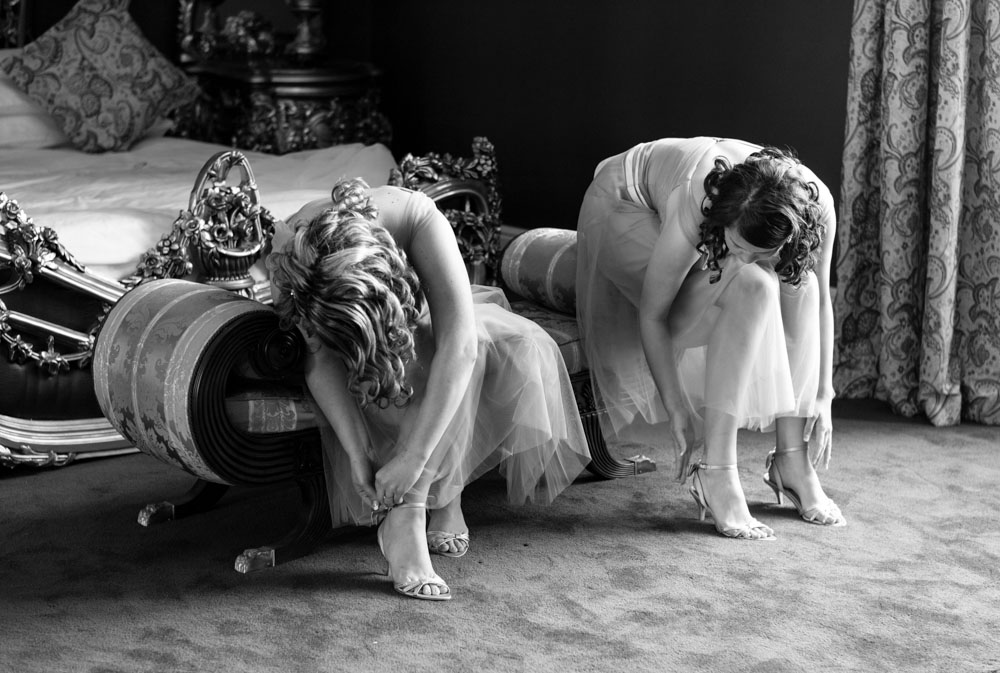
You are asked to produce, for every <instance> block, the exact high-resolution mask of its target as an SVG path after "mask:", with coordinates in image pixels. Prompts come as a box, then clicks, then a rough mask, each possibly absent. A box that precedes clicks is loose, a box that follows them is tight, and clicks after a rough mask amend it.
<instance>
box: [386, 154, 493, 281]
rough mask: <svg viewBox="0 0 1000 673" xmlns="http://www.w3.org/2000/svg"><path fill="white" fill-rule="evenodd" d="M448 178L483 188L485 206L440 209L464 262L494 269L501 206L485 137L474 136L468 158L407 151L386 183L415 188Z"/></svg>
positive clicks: (491, 156) (491, 155) (491, 158)
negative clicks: (474, 183) (469, 182)
mask: <svg viewBox="0 0 1000 673" xmlns="http://www.w3.org/2000/svg"><path fill="white" fill-rule="evenodd" d="M448 179H451V180H471V181H476V182H479V183H481V184H482V185H483V187H484V189H485V194H484V197H485V200H486V204H485V205H486V208H485V209H484V211H483V212H475V211H473V210H471V209H470V208H469V207H468V203H467V205H466V208H465V210H458V209H454V208H448V209H444V210H443V211H442V212H443V213H444V214H445V216H446V217H447V218H448V220H449V221H450V222H451V225H452V228H453V229H454V230H455V236H456V237H457V238H458V245H459V249H460V250H461V252H462V257H463V258H464V259H465V261H466V262H467V263H472V264H476V263H482V264H484V265H485V266H486V268H487V269H489V270H490V271H491V272H495V269H496V265H497V262H498V256H499V243H500V211H501V207H502V203H501V199H500V190H499V185H498V179H497V160H496V152H495V149H494V147H493V143H491V142H490V141H489V140H488V139H487V138H484V137H481V136H480V137H476V138H475V139H473V142H472V156H471V157H455V156H452V155H451V154H438V153H436V152H430V153H428V154H426V155H423V156H419V157H417V156H414V155H412V154H407V155H406V156H405V157H403V160H402V161H401V162H400V163H399V169H393V171H392V175H391V176H390V178H389V184H392V185H398V186H402V187H406V188H408V189H413V190H419V189H420V188H421V186H423V185H428V184H437V183H441V182H443V181H446V180H448Z"/></svg>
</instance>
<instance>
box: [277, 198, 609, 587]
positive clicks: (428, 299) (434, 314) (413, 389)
mask: <svg viewBox="0 0 1000 673" xmlns="http://www.w3.org/2000/svg"><path fill="white" fill-rule="evenodd" d="M272 248H273V252H271V253H270V254H269V255H268V257H267V267H268V269H269V271H270V278H271V284H272V288H273V294H274V297H275V308H276V310H277V312H278V315H279V316H280V318H281V320H282V321H283V323H284V324H285V325H286V326H288V327H289V328H292V327H293V326H294V327H295V328H298V329H299V330H300V331H301V332H302V333H303V335H304V336H305V338H306V342H307V345H308V350H309V356H308V358H307V361H306V383H307V385H308V387H309V390H310V392H311V393H312V396H313V398H314V399H315V401H316V404H317V406H318V408H319V410H320V411H321V412H322V415H323V417H325V419H326V420H327V421H328V422H329V427H328V428H324V467H325V471H326V477H327V485H328V487H329V492H330V505H331V513H332V515H333V521H334V525H335V526H336V525H345V524H358V525H372V524H373V523H375V522H378V521H381V525H380V527H379V530H378V541H379V546H380V548H381V549H382V553H383V554H384V555H385V558H386V560H387V561H388V565H389V574H390V577H391V579H392V581H393V585H394V587H395V589H396V590H397V591H398V592H400V593H402V594H404V595H407V596H411V597H414V598H421V599H427V600H445V599H449V598H451V595H452V594H451V590H450V588H449V587H448V585H447V584H446V583H445V581H444V580H442V579H441V578H440V577H439V576H438V575H437V574H436V573H435V571H434V568H433V566H432V565H431V558H430V554H431V553H436V554H441V555H444V556H452V557H457V556H461V555H463V554H465V553H466V551H467V550H468V549H469V534H468V528H467V526H466V522H465V519H464V517H463V515H462V508H461V493H462V489H463V488H464V487H465V485H466V484H468V483H469V482H470V481H472V480H473V479H476V478H477V477H479V476H480V475H482V474H483V473H485V472H486V471H487V470H490V469H492V468H494V467H499V468H500V471H501V473H502V474H503V475H504V476H505V477H506V481H507V489H508V496H509V500H510V501H511V502H513V503H521V502H524V501H526V500H533V501H535V502H543V503H547V502H550V501H551V500H552V499H553V498H555V496H556V495H557V494H558V493H559V492H560V491H561V490H562V489H564V488H565V487H566V486H568V485H569V484H570V483H571V482H572V481H573V479H574V478H575V477H576V476H577V475H578V474H579V473H580V472H581V471H582V470H583V469H584V468H585V467H586V465H587V464H588V462H589V461H590V455H589V451H588V449H587V441H586V437H585V435H584V432H583V426H582V425H581V422H580V417H579V414H578V412H577V409H576V403H575V401H574V397H573V393H572V389H571V387H570V382H569V376H568V374H567V372H566V368H565V365H564V364H563V361H562V358H561V356H560V354H559V350H558V347H557V346H556V344H555V342H554V341H552V339H551V337H549V336H548V335H547V334H546V333H545V332H544V331H543V330H542V329H541V328H540V327H538V326H537V325H535V324H534V323H532V322H531V321H529V320H526V319H524V318H520V317H518V316H516V315H514V314H513V313H510V312H509V311H508V310H507V304H506V301H505V299H504V298H503V294H502V292H500V291H499V290H498V289H496V288H485V287H476V288H474V287H472V286H470V284H469V279H468V275H467V273H466V270H465V265H464V263H463V260H462V257H461V254H460V253H459V249H458V244H457V242H456V240H455V235H454V233H453V231H452V228H451V225H450V224H449V223H448V220H447V219H445V217H444V216H443V215H442V214H441V212H440V211H439V210H438V209H437V207H436V206H435V204H434V203H433V202H432V201H431V200H430V199H429V198H428V197H427V196H425V195H423V194H421V193H419V192H413V191H410V190H406V189H401V188H398V187H378V188H374V189H370V188H368V186H367V185H366V184H365V183H364V182H363V181H361V180H344V181H341V182H339V183H338V184H337V185H336V186H335V187H334V189H333V195H332V199H331V200H323V201H319V202H314V203H310V204H308V205H306V206H305V207H304V208H303V209H302V210H300V211H299V212H298V213H297V214H296V215H293V216H292V217H291V218H289V221H288V222H287V223H281V224H279V226H278V227H277V229H276V231H275V235H274V239H273V240H272Z"/></svg>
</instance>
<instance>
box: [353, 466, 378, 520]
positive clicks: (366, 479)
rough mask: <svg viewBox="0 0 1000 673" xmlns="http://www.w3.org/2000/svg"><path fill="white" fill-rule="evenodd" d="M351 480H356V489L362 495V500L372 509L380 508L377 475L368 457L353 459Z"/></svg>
mask: <svg viewBox="0 0 1000 673" xmlns="http://www.w3.org/2000/svg"><path fill="white" fill-rule="evenodd" d="M351 481H352V482H354V490H355V491H357V493H358V495H359V496H361V500H362V502H364V503H365V504H366V505H368V506H369V507H371V508H372V509H378V507H379V498H378V495H377V493H376V490H375V475H374V474H373V473H372V465H371V463H370V462H368V460H367V459H365V458H361V459H359V460H354V459H353V458H352V459H351Z"/></svg>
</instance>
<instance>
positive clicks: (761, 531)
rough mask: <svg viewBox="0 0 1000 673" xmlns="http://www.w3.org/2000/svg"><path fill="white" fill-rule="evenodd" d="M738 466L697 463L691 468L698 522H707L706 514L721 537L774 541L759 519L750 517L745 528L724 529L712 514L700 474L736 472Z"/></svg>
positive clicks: (772, 535) (770, 532) (772, 533)
mask: <svg viewBox="0 0 1000 673" xmlns="http://www.w3.org/2000/svg"><path fill="white" fill-rule="evenodd" d="M735 469H736V465H706V464H705V463H695V464H694V465H692V466H691V497H692V498H694V501H695V504H696V505H698V520H699V521H704V520H705V513H706V512H707V513H708V514H711V515H712V523H713V524H714V525H715V530H717V531H719V533H720V534H721V535H724V536H726V537H731V538H736V539H739V540H774V539H775V537H774V531H772V530H771V529H770V528H768V527H767V526H765V525H764V524H762V523H761V522H760V521H757V519H755V518H753V517H750V520H749V521H748V522H747V523H746V524H745V525H743V526H739V527H736V528H723V527H722V526H721V525H720V524H719V520H718V518H716V516H715V514H714V513H713V512H712V508H711V506H709V504H708V500H706V499H705V489H704V486H702V483H701V475H699V474H698V472H699V471H701V470H735Z"/></svg>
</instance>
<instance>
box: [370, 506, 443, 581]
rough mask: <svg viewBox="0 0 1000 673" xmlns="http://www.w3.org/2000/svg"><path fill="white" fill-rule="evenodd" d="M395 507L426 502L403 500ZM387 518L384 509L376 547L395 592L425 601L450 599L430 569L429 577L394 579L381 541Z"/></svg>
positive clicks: (387, 514) (439, 579)
mask: <svg viewBox="0 0 1000 673" xmlns="http://www.w3.org/2000/svg"><path fill="white" fill-rule="evenodd" d="M395 507H397V508H404V507H406V508H418V507H419V508H421V509H422V508H424V507H426V503H422V502H420V503H415V502H414V503H410V502H404V503H403V504H401V505H396V506H395ZM390 509H393V508H390ZM388 518H389V513H388V511H386V515H385V518H383V519H382V523H380V524H379V526H378V530H377V532H376V534H375V537H376V538H377V539H378V548H379V551H381V552H382V558H384V559H385V565H386V568H385V574H386V575H387V576H388V577H389V581H390V582H392V587H393V589H395V590H396V592H397V593H400V594H403V595H404V596H409V597H410V598H419V599H421V600H425V601H450V600H451V589H450V588H449V587H448V585H447V584H445V581H444V580H443V579H441V578H440V577H438V575H437V573H434V572H433V571H432V574H431V576H430V577H417V578H406V579H405V580H402V581H396V579H395V578H394V577H393V575H392V565H391V564H390V563H389V557H388V556H386V555H385V545H384V543H383V541H382V527H383V526H384V525H385V522H386V519H388ZM424 589H428V590H429V591H431V592H433V591H434V590H435V589H437V593H424Z"/></svg>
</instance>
